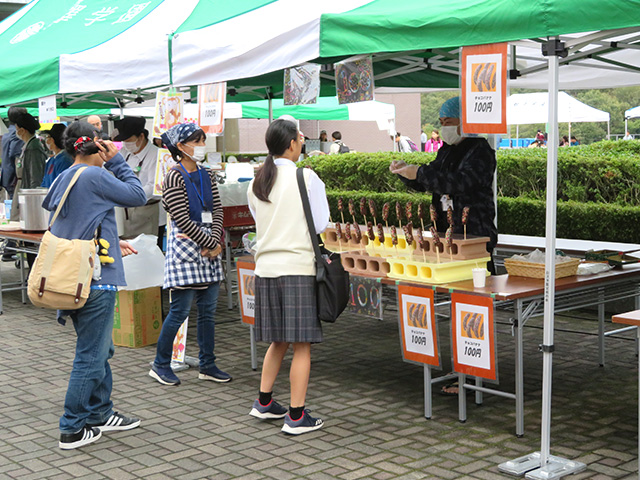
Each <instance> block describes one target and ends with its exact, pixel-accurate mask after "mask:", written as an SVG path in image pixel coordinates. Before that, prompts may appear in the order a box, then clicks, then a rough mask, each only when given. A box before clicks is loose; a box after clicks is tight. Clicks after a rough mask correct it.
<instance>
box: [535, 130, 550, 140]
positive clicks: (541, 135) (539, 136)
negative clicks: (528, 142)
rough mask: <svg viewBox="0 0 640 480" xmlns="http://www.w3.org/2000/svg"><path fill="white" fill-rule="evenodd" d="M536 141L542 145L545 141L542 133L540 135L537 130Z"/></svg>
mask: <svg viewBox="0 0 640 480" xmlns="http://www.w3.org/2000/svg"><path fill="white" fill-rule="evenodd" d="M536 140H538V141H539V142H542V143H544V142H545V141H546V140H547V138H546V137H545V135H544V133H542V130H538V132H537V133H536Z"/></svg>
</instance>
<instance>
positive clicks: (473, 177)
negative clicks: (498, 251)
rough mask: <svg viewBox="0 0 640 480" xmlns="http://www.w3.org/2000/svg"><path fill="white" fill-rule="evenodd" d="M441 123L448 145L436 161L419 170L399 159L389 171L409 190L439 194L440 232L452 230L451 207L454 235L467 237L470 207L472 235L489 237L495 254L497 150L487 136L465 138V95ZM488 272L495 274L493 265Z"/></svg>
mask: <svg viewBox="0 0 640 480" xmlns="http://www.w3.org/2000/svg"><path fill="white" fill-rule="evenodd" d="M440 123H441V124H442V130H441V136H442V139H443V140H444V145H443V146H442V147H441V148H440V150H438V154H437V156H436V159H435V160H434V161H433V162H431V163H430V164H428V165H422V166H418V165H408V164H406V163H405V162H403V161H398V160H396V161H393V162H391V165H390V167H389V170H391V172H392V173H396V174H398V175H399V176H400V179H401V180H402V181H403V182H404V183H405V184H406V185H408V186H409V187H411V188H414V189H415V190H418V191H421V192H424V191H429V192H432V193H433V198H432V200H431V203H432V204H433V206H434V207H435V208H436V211H437V213H438V221H437V227H438V231H439V232H444V231H446V229H447V228H448V224H447V209H448V208H449V206H451V207H452V208H453V218H454V227H453V232H454V233H460V234H462V233H463V232H464V227H463V225H462V210H463V208H464V207H469V217H468V220H467V233H469V234H470V235H476V236H486V237H489V238H490V239H491V241H490V242H489V243H488V244H487V251H488V252H489V253H492V252H493V248H494V247H495V245H496V243H497V241H498V229H497V228H496V226H495V222H494V218H495V215H496V211H495V202H494V195H493V176H494V172H495V170H496V155H495V151H494V150H493V149H492V148H491V147H490V146H489V143H488V142H487V141H486V140H485V139H484V138H480V137H467V136H464V137H463V136H461V135H460V97H454V98H451V99H449V100H447V101H446V102H445V103H444V104H443V105H442V107H441V108H440ZM487 268H488V269H489V271H490V272H491V273H492V274H494V273H495V269H494V266H493V262H490V263H489V265H487Z"/></svg>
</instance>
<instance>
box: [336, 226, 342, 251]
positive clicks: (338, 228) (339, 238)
mask: <svg viewBox="0 0 640 480" xmlns="http://www.w3.org/2000/svg"><path fill="white" fill-rule="evenodd" d="M336 237H337V238H338V246H339V247H340V249H341V250H342V228H341V227H340V223H339V222H336Z"/></svg>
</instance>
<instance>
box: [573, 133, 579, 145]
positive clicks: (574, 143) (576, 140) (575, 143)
mask: <svg viewBox="0 0 640 480" xmlns="http://www.w3.org/2000/svg"><path fill="white" fill-rule="evenodd" d="M578 145H580V141H579V140H578V139H577V138H576V137H574V136H573V135H571V146H572V147H577V146H578Z"/></svg>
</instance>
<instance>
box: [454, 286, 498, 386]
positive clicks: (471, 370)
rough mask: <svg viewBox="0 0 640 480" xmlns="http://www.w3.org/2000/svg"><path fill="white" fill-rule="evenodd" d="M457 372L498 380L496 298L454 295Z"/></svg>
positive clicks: (455, 360) (462, 294)
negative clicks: (494, 305) (494, 300)
mask: <svg viewBox="0 0 640 480" xmlns="http://www.w3.org/2000/svg"><path fill="white" fill-rule="evenodd" d="M451 315H452V318H451V339H452V343H453V347H452V353H453V369H454V370H455V371H456V372H458V373H464V374H466V375H473V376H475V377H480V378H485V379H487V380H497V379H498V375H497V368H496V366H497V355H496V331H495V325H494V322H493V299H491V298H490V297H482V296H479V295H469V294H464V293H455V292H454V293H452V294H451Z"/></svg>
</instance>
